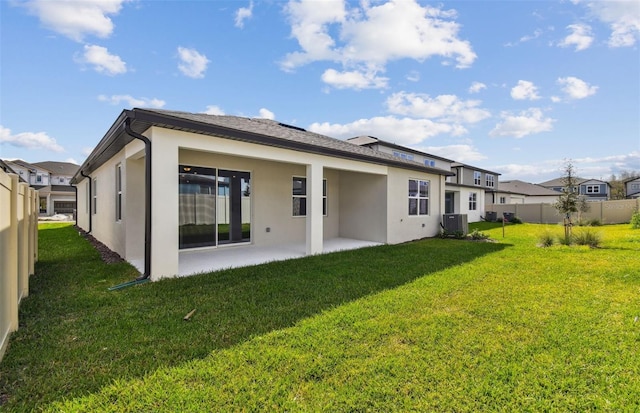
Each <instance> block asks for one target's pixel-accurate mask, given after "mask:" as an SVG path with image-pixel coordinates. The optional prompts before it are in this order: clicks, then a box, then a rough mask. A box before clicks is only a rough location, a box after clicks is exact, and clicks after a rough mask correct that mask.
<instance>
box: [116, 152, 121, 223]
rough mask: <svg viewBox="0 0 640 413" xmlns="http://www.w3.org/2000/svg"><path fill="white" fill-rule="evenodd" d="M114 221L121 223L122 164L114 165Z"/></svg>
mask: <svg viewBox="0 0 640 413" xmlns="http://www.w3.org/2000/svg"><path fill="white" fill-rule="evenodd" d="M115 192H116V194H115V195H116V221H117V222H120V221H122V164H121V163H119V164H117V165H116V191H115Z"/></svg>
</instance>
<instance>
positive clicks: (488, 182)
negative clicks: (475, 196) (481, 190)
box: [485, 174, 496, 188]
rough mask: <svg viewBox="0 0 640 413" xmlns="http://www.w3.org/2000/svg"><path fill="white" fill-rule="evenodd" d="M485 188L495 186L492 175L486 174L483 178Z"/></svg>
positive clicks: (494, 179)
mask: <svg viewBox="0 0 640 413" xmlns="http://www.w3.org/2000/svg"><path fill="white" fill-rule="evenodd" d="M485 186H486V187H487V188H493V187H495V186H496V178H495V176H493V175H490V174H487V175H486V176H485Z"/></svg>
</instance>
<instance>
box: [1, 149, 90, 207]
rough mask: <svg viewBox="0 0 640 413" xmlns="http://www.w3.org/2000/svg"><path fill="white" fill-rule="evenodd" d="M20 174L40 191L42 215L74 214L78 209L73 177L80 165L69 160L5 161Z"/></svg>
mask: <svg viewBox="0 0 640 413" xmlns="http://www.w3.org/2000/svg"><path fill="white" fill-rule="evenodd" d="M5 162H6V163H7V165H9V166H10V167H11V169H13V170H14V171H15V173H16V174H18V176H19V177H20V178H21V179H23V180H24V181H25V182H27V183H28V184H29V186H31V187H33V188H34V189H36V190H37V191H38V195H39V198H40V201H39V205H40V215H45V216H52V215H55V214H72V213H73V212H74V210H75V209H76V195H75V190H74V188H73V187H72V186H71V178H73V175H74V174H75V173H76V172H77V171H78V168H79V167H78V165H75V164H72V163H69V162H52V161H47V162H35V163H28V162H25V161H22V160H14V161H5Z"/></svg>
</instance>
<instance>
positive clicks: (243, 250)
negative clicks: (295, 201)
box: [178, 238, 382, 277]
mask: <svg viewBox="0 0 640 413" xmlns="http://www.w3.org/2000/svg"><path fill="white" fill-rule="evenodd" d="M376 245H382V244H381V243H379V242H372V241H361V240H356V239H349V238H332V239H327V240H324V243H323V249H322V253H323V254H326V253H329V252H336V251H345V250H352V249H358V248H364V247H373V246H376ZM304 256H306V245H305V244H304V243H300V244H288V245H277V246H257V245H253V244H251V245H249V244H244V245H228V246H224V247H218V248H213V249H205V250H182V251H180V258H179V263H178V275H179V276H181V277H183V276H187V275H193V274H198V273H207V272H213V271H219V270H223V269H228V268H238V267H248V266H251V265H258V264H264V263H267V262H272V261H283V260H288V259H292V258H302V257H304Z"/></svg>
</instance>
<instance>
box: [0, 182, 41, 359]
mask: <svg viewBox="0 0 640 413" xmlns="http://www.w3.org/2000/svg"><path fill="white" fill-rule="evenodd" d="M37 248H38V192H37V191H35V190H34V189H33V188H29V186H28V185H27V184H25V183H20V182H19V181H18V176H17V175H14V174H7V173H5V172H4V171H2V170H0V360H2V357H3V356H4V353H5V351H6V348H7V344H8V341H9V336H10V334H11V333H12V332H13V331H15V330H17V329H18V306H19V304H20V300H21V299H22V298H24V297H26V296H27V295H28V294H29V276H30V275H32V274H33V273H34V271H35V262H36V259H37V254H38V253H37Z"/></svg>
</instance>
